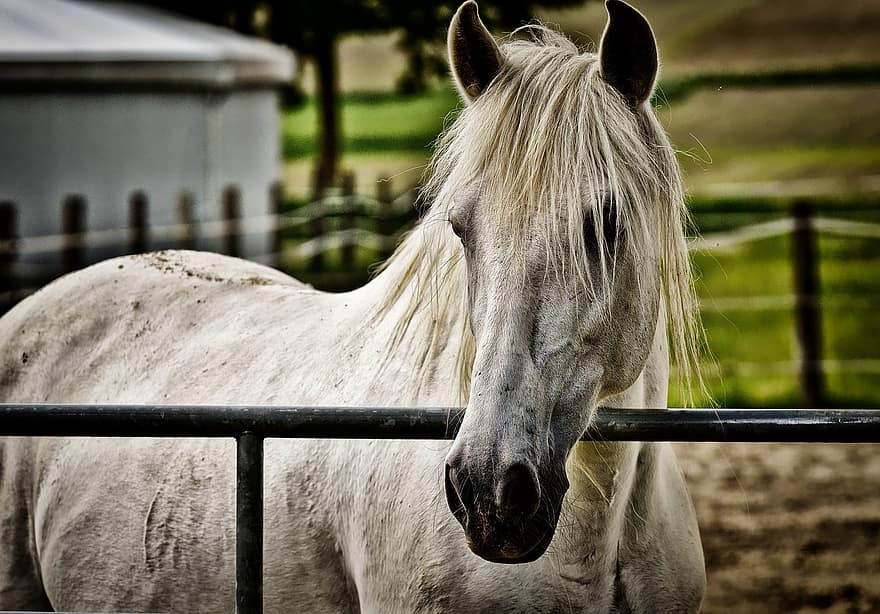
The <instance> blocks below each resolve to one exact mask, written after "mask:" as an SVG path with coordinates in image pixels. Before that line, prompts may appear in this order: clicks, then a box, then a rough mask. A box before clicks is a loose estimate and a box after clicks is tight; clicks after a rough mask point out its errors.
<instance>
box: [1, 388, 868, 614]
mask: <svg viewBox="0 0 880 614" xmlns="http://www.w3.org/2000/svg"><path fill="white" fill-rule="evenodd" d="M463 413H464V412H463V410H462V409H461V408H444V407H422V408H415V407H382V408H378V407H302V406H285V407H280V406H272V407H268V406H230V405H199V406H187V405H52V404H28V405H21V404H0V436H46V437H48V436H73V437H234V438H235V440H236V450H237V453H236V505H235V507H236V509H235V539H236V541H235V543H236V553H235V604H236V612H237V614H259V613H261V612H262V611H263V440H264V439H266V438H276V437H280V438H297V437H313V438H314V437H322V438H337V439H377V438H383V439H452V438H454V437H455V434H456V432H457V430H458V426H459V424H460V422H461V418H462V416H463ZM583 439H585V440H592V441H716V442H734V441H737V442H804V443H807V442H811V443H816V442H840V443H880V410H823V409H817V410H805V409H794V410H777V409H718V410H715V409H687V410H676V409H673V410H668V411H658V410H644V409H639V410H636V409H616V408H615V409H599V410H598V411H597V412H596V415H595V417H594V419H593V422H592V424H591V426H590V428H589V429H588V431H587V432H586V433H585V434H584V437H583ZM0 614H6V613H0Z"/></svg>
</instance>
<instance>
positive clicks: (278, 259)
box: [269, 181, 284, 269]
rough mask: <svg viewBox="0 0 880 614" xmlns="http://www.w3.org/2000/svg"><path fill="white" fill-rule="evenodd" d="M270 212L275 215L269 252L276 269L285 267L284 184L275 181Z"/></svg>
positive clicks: (270, 193) (271, 190)
mask: <svg viewBox="0 0 880 614" xmlns="http://www.w3.org/2000/svg"><path fill="white" fill-rule="evenodd" d="M269 213H270V214H271V215H272V216H273V218H274V219H273V225H272V230H271V231H270V232H271V234H270V237H271V240H270V241H269V253H270V254H271V255H272V261H271V262H270V264H271V265H272V266H273V267H275V268H276V269H283V268H284V254H283V252H284V224H283V222H284V219H283V218H282V217H281V216H282V215H283V214H284V184H283V183H281V182H280V181H273V182H272V185H271V186H269Z"/></svg>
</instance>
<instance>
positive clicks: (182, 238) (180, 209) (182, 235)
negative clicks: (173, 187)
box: [175, 191, 196, 249]
mask: <svg viewBox="0 0 880 614" xmlns="http://www.w3.org/2000/svg"><path fill="white" fill-rule="evenodd" d="M177 223H178V224H180V226H181V231H180V232H179V233H177V240H176V241H175V247H177V249H195V248H196V215H195V199H194V198H193V195H192V192H187V191H183V192H181V193H180V194H178V195H177Z"/></svg>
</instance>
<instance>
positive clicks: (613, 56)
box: [599, 0, 658, 107]
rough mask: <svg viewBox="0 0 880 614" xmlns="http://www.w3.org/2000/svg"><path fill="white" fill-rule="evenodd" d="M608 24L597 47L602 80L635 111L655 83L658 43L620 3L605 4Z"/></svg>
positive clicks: (616, 0)
mask: <svg viewBox="0 0 880 614" xmlns="http://www.w3.org/2000/svg"><path fill="white" fill-rule="evenodd" d="M605 8H606V9H607V11H608V24H607V25H606V26H605V32H604V33H603V34H602V43H601V44H600V46H599V65H600V67H601V70H602V77H603V78H604V79H605V81H606V82H608V84H610V85H611V86H612V87H613V88H614V89H616V90H617V91H618V92H620V93H621V94H622V95H623V97H624V98H625V99H626V101H627V102H628V103H629V104H630V105H632V106H633V107H637V106H639V105H640V104H642V103H643V102H645V101H646V100H648V99H649V98H650V97H651V94H652V93H653V92H654V82H655V81H656V79H657V67H658V60H657V42H656V41H655V40H654V32H653V30H651V25H650V24H649V23H648V20H647V19H645V17H644V15H642V14H641V13H640V12H638V11H637V10H636V9H634V8H633V7H631V6H630V5H628V4H627V3H626V2H622V1H621V0H608V1H607V2H606V3H605Z"/></svg>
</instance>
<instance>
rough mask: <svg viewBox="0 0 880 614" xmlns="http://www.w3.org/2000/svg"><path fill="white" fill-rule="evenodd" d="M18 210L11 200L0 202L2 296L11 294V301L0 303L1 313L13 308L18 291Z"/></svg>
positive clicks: (0, 274) (0, 280)
mask: <svg viewBox="0 0 880 614" xmlns="http://www.w3.org/2000/svg"><path fill="white" fill-rule="evenodd" d="M16 239H18V209H16V207H15V203H14V202H12V201H9V200H4V201H3V202H0V294H2V295H5V294H6V293H7V292H8V293H10V294H9V300H8V301H7V300H2V301H0V313H2V312H3V311H5V310H6V308H7V307H11V306H12V301H13V300H14V299H15V297H14V296H12V295H13V294H14V293H15V291H16V290H17V289H18V280H17V279H16V277H15V261H16V260H17V259H18V246H17V245H16Z"/></svg>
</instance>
